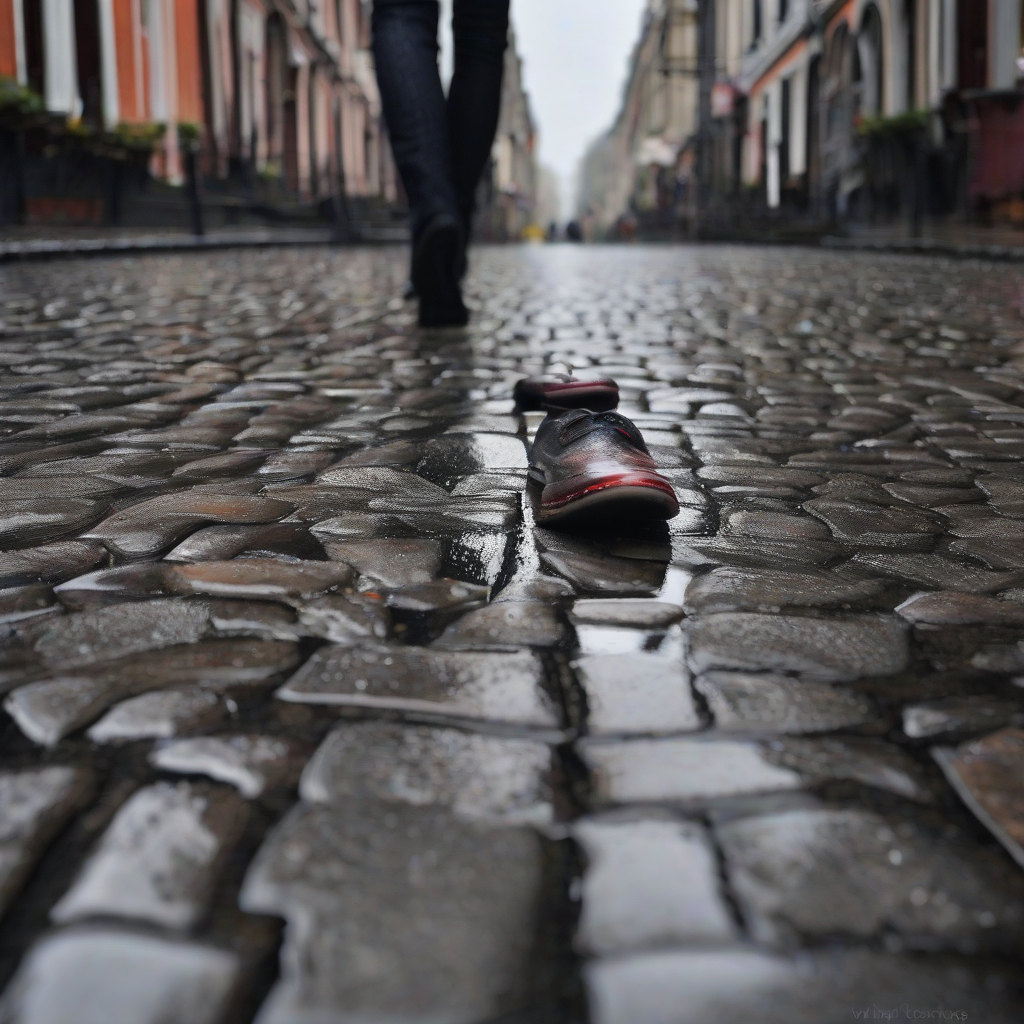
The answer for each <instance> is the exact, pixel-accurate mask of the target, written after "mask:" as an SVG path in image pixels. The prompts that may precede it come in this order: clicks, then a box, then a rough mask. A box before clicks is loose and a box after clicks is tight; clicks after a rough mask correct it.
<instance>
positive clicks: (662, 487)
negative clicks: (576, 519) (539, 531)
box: [541, 473, 678, 509]
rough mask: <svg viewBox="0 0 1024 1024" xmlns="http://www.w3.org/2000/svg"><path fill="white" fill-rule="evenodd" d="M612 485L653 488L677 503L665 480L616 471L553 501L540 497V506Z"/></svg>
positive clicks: (552, 505)
mask: <svg viewBox="0 0 1024 1024" xmlns="http://www.w3.org/2000/svg"><path fill="white" fill-rule="evenodd" d="M613 487H650V488H652V489H653V490H658V491H661V492H662V493H663V494H667V495H668V496H669V497H670V498H671V499H672V501H673V502H676V503H677V504H678V500H677V498H676V492H675V491H674V490H672V485H671V484H670V483H669V482H668V481H667V480H664V479H662V478H661V477H657V476H645V475H640V474H637V473H617V474H616V475H614V476H606V477H602V478H601V479H600V480H595V481H594V482H593V483H590V484H587V485H586V486H585V487H580V488H578V489H577V490H575V491H572V492H571V493H569V494H568V495H566V496H565V497H564V498H558V499H556V500H554V501H551V500H548V501H544V500H543V499H542V500H541V507H542V508H545V509H550V508H562V507H563V506H565V505H568V504H570V503H571V502H573V501H579V500H580V498H585V497H586V496H587V495H588V494H596V493H597V492H598V491H607V490H609V489H610V488H613Z"/></svg>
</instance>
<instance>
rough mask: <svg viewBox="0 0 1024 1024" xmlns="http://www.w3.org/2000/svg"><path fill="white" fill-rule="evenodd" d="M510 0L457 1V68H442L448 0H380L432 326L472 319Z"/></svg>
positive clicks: (390, 96)
mask: <svg viewBox="0 0 1024 1024" xmlns="http://www.w3.org/2000/svg"><path fill="white" fill-rule="evenodd" d="M508 10H509V0H454V16H453V18H452V27H453V30H454V36H455V73H454V75H453V77H452V82H451V86H450V88H449V90H448V96H447V98H446V97H445V95H444V90H443V88H442V86H441V76H440V72H439V70H438V43H437V30H438V20H439V14H440V12H439V6H438V0H374V8H373V54H374V60H375V63H376V67H377V81H378V84H379V86H380V94H381V100H382V103H383V106H384V118H385V120H386V122H387V126H388V134H389V135H390V138H391V148H392V150H393V152H394V154H395V162H396V163H397V164H398V171H399V173H400V174H401V176H402V184H403V185H404V186H405V192H406V195H407V196H408V198H409V207H410V211H411V214H412V245H413V252H412V284H413V287H414V288H415V290H416V294H417V295H418V296H419V302H420V324H421V326H423V327H451V326H462V325H464V324H465V323H466V322H467V321H468V319H469V314H468V311H467V310H466V306H465V304H464V303H463V301H462V278H463V276H464V274H465V272H466V247H467V245H468V241H469V234H470V231H471V229H472V220H473V201H474V198H475V195H476V189H477V185H478V184H479V182H480V178H481V175H482V174H483V171H484V167H485V166H486V165H487V160H488V157H489V156H490V153H491V146H492V145H493V143H494V133H495V131H496V129H497V126H498V113H499V109H500V106H501V80H502V73H503V71H504V67H505V48H506V46H507V44H508Z"/></svg>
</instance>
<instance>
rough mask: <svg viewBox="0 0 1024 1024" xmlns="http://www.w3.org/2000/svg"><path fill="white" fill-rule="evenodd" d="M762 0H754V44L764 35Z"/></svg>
mask: <svg viewBox="0 0 1024 1024" xmlns="http://www.w3.org/2000/svg"><path fill="white" fill-rule="evenodd" d="M761 4H762V0H754V39H753V42H754V44H755V45H756V44H757V43H759V42H760V41H761V37H762V36H763V35H764V11H763V9H762V7H761Z"/></svg>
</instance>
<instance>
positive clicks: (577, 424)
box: [558, 409, 649, 454]
mask: <svg viewBox="0 0 1024 1024" xmlns="http://www.w3.org/2000/svg"><path fill="white" fill-rule="evenodd" d="M560 421H561V424H562V429H561V431H560V432H559V435H558V440H559V441H561V443H562V445H563V447H568V446H569V445H570V444H572V443H573V442H574V441H578V440H579V439H580V438H581V437H586V436H587V434H591V433H593V432H594V431H595V430H597V429H599V428H600V427H601V426H602V425H605V424H607V425H610V426H612V427H614V428H615V429H616V430H617V431H618V432H619V433H620V434H621V435H622V436H623V437H625V439H626V440H627V441H628V442H629V443H630V444H631V445H633V447H634V448H639V449H640V451H642V452H647V445H646V444H645V443H644V439H643V435H642V434H641V433H640V431H639V430H637V429H636V425H635V424H633V423H631V422H630V421H629V420H627V419H626V417H625V416H620V415H619V413H617V412H598V413H595V412H590V411H589V410H587V409H574V410H573V411H572V412H567V413H565V414H564V415H563V416H561V417H560ZM648 454H649V453H648Z"/></svg>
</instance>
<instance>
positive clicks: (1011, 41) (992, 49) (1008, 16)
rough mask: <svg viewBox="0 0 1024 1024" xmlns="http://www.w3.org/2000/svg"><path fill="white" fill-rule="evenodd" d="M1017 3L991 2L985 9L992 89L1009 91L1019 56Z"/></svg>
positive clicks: (998, 0)
mask: <svg viewBox="0 0 1024 1024" xmlns="http://www.w3.org/2000/svg"><path fill="white" fill-rule="evenodd" d="M1020 17H1021V0H991V7H990V9H989V54H990V57H989V75H990V76H991V81H990V84H991V86H992V88H993V89H1012V88H1013V87H1014V85H1016V82H1017V76H1018V74H1019V72H1018V70H1017V58H1018V57H1019V56H1020V46H1021V38H1020Z"/></svg>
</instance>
